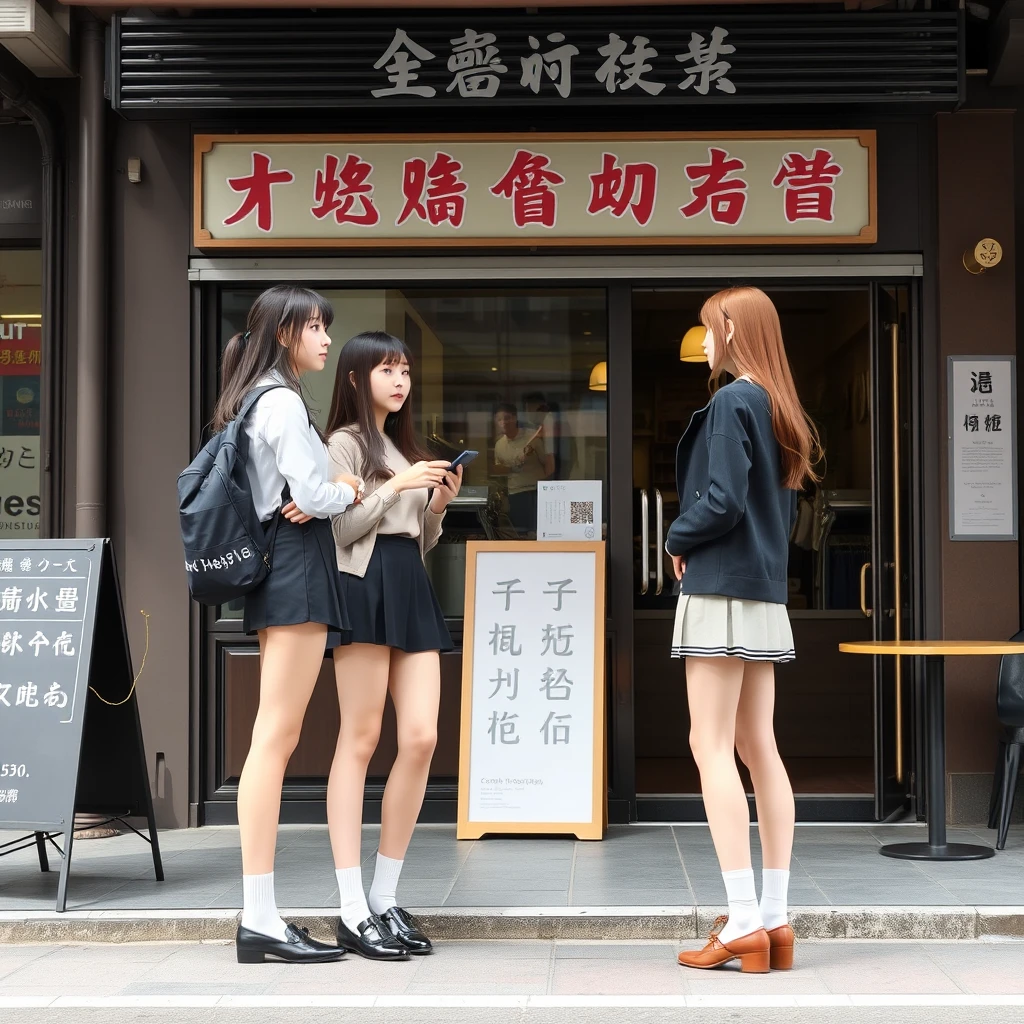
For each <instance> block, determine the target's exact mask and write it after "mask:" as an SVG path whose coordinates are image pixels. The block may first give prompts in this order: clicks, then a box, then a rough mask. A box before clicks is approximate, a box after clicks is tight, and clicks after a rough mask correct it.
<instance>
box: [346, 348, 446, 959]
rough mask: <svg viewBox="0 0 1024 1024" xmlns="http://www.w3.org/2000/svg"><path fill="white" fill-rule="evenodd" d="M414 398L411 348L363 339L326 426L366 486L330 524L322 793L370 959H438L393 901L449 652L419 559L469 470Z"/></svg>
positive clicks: (350, 943)
mask: <svg viewBox="0 0 1024 1024" xmlns="http://www.w3.org/2000/svg"><path fill="white" fill-rule="evenodd" d="M411 390H412V355H411V353H410V351H409V349H408V348H407V347H406V346H405V344H404V343H403V342H401V341H400V340H399V339H398V338H395V337H392V336H391V335H390V334H385V333H383V332H370V333H366V334H360V335H357V336H356V337H355V338H353V339H352V340H351V341H349V342H348V343H347V344H346V345H345V347H344V348H343V349H342V350H341V357H340V359H339V360H338V371H337V377H336V378H335V387H334V400H333V402H332V405H331V415H330V419H329V426H328V429H329V431H330V442H329V445H330V457H331V463H332V465H333V468H334V471H335V472H344V473H352V474H354V475H356V476H359V477H361V478H362V479H364V480H365V481H366V491H367V493H366V497H365V498H364V499H363V502H362V504H361V505H360V506H359V507H358V508H357V509H353V510H352V512H351V513H346V514H345V515H344V516H338V517H337V519H335V521H334V539H335V542H336V548H337V551H336V554H337V565H338V569H339V570H340V572H339V579H340V583H341V590H342V593H343V595H344V596H345V600H346V605H347V608H348V612H349V618H350V621H351V631H350V632H349V633H347V634H345V636H344V637H343V639H342V643H341V646H339V647H336V648H335V651H334V664H335V669H336V674H337V685H338V701H339V704H340V706H341V731H340V734H339V736H338V747H337V751H336V753H335V757H334V763H333V764H332V766H331V775H330V780H329V782H328V788H327V808H328V811H327V818H328V822H329V824H330V829H331V840H332V847H333V849H334V852H335V867H336V868H337V873H338V888H339V890H340V894H341V916H340V919H339V922H338V945H339V946H341V947H343V948H345V949H348V950H351V951H352V952H356V953H360V954H362V955H363V956H366V957H368V958H371V959H376V960H388V959H406V958H407V957H408V955H409V954H410V953H413V954H424V953H429V952H430V951H431V944H430V940H429V939H428V938H427V937H426V936H425V935H424V934H423V933H422V931H420V929H419V928H418V927H417V925H416V923H415V922H414V921H413V919H412V918H411V917H410V916H409V914H408V913H407V912H406V911H405V910H403V909H402V907H400V906H399V905H398V901H397V898H396V892H397V888H398V879H399V875H400V873H401V870H402V865H403V862H404V860H405V853H406V849H407V848H408V845H409V841H410V839H411V838H412V831H413V828H414V827H415V825H416V819H417V818H418V817H419V812H420V807H421V806H422V803H423V794H424V792H425V790H426V785H427V774H428V771H429V769H430V761H431V758H432V757H433V753H434V746H435V744H436V741H437V712H438V705H439V702H440V693H441V676H440V658H439V652H440V651H442V650H451V647H452V642H451V637H450V636H449V635H448V630H447V628H446V627H445V622H444V615H443V614H442V612H441V607H440V605H439V604H438V601H437V597H436V596H435V594H434V590H433V587H432V586H431V585H430V580H429V579H428V577H427V573H426V570H425V569H424V566H423V556H424V554H425V553H426V552H427V551H429V550H430V549H431V548H432V547H433V546H434V545H435V544H436V543H437V541H438V539H439V538H440V535H441V524H442V520H443V519H444V514H445V510H446V509H447V507H448V503H449V501H451V499H452V498H454V497H455V495H456V494H458V493H459V488H460V486H461V484H462V468H461V467H459V468H458V469H457V470H456V471H455V472H454V473H453V472H449V471H448V467H449V463H448V462H447V461H439V460H436V459H431V458H430V455H429V453H428V452H427V451H425V450H424V448H423V446H422V444H421V443H420V441H419V439H418V438H417V436H416V432H415V429H414V427H413V418H412V406H411V402H410V399H409V396H410V392H411ZM431 490H432V493H431ZM388 693H390V694H391V699H392V702H393V703H394V706H395V717H396V720H397V725H398V755H397V757H396V758H395V762H394V765H393V766H392V768H391V773H390V775H389V777H388V782H387V786H386V788H385V790H384V800H383V804H382V807H381V830H380V845H379V849H378V851H377V860H376V867H375V870H374V876H373V884H372V885H371V887H370V894H369V900H368V901H367V898H366V897H365V896H364V894H363V885H362V877H361V872H360V867H359V863H360V832H361V826H362V808H363V790H364V788H365V783H366V770H367V766H368V765H369V762H370V758H371V757H372V756H373V752H374V750H375V749H376V747H377V741H378V739H379V737H380V727H381V719H382V717H383V714H384V702H385V699H386V697H387V695H388Z"/></svg>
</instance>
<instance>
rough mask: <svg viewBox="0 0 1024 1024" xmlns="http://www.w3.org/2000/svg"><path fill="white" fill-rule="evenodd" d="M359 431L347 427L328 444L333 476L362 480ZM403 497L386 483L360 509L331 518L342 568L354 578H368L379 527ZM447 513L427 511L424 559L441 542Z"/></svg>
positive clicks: (423, 529)
mask: <svg viewBox="0 0 1024 1024" xmlns="http://www.w3.org/2000/svg"><path fill="white" fill-rule="evenodd" d="M358 429H359V428H358V427H344V428H342V429H341V430H337V431H335V432H334V433H333V434H332V435H331V437H330V440H329V441H328V443H327V454H328V457H329V458H330V463H331V476H332V477H336V476H337V475H338V474H339V473H351V474H352V475H353V476H357V477H360V478H362V476H363V472H364V471H363V465H362V453H361V452H360V450H359V442H358V441H357V440H356V439H355V437H354V436H353V431H358ZM401 500H402V496H401V495H400V494H399V493H398V492H397V491H396V490H395V489H394V487H392V486H391V483H390V481H384V483H382V484H380V485H379V486H378V487H377V488H376V489H375V490H373V491H369V492H368V493H367V494H365V495H364V497H363V500H362V501H361V502H360V503H359V504H358V505H351V506H349V508H348V509H347V510H346V511H345V512H343V513H341V514H340V515H336V516H332V517H331V529H332V530H333V532H334V547H335V551H336V554H337V557H338V568H339V569H340V570H341V571H342V572H347V573H351V574H352V575H353V576H365V575H366V567H367V566H368V565H369V564H370V556H371V555H372V554H373V546H374V544H375V543H376V541H377V527H378V525H379V524H380V521H381V520H382V519H383V518H384V514H385V513H386V512H387V511H388V509H390V508H393V507H394V506H395V505H396V504H397V503H398V502H399V501H401ZM443 521H444V513H442V514H441V515H438V514H437V513H436V512H431V511H430V503H429V502H428V503H427V507H426V508H425V509H424V511H423V522H422V524H421V526H420V535H419V543H420V555H421V556H422V555H425V554H426V553H427V552H428V551H429V550H430V549H431V548H432V547H434V546H435V545H436V544H437V542H438V541H439V540H440V539H441V525H442V523H443Z"/></svg>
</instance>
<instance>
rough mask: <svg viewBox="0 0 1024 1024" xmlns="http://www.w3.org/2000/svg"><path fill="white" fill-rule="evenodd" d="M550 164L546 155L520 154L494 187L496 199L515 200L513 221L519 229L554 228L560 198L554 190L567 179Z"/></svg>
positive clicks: (520, 152) (492, 189) (492, 187)
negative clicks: (532, 226) (539, 226)
mask: <svg viewBox="0 0 1024 1024" xmlns="http://www.w3.org/2000/svg"><path fill="white" fill-rule="evenodd" d="M550 164H551V159H550V158H549V157H546V156H544V154H543V153H531V152H530V151H529V150H528V149H520V150H517V151H516V155H515V157H514V158H513V159H512V163H511V165H510V166H509V169H508V170H507V171H506V172H505V174H504V176H503V177H502V179H501V180H500V181H498V182H497V183H496V184H494V185H492V186H491V192H492V193H493V194H494V195H496V196H504V197H505V198H506V199H511V200H512V221H513V223H514V224H515V226H516V227H517V228H524V227H526V226H527V224H540V225H541V226H542V227H545V228H553V227H554V226H555V219H556V216H557V197H556V195H555V192H554V190H553V189H552V187H551V186H552V185H561V184H562V183H563V182H564V181H565V178H563V177H562V175H561V174H559V173H558V172H557V171H555V170H553V169H552V168H551V167H550V166H549V165H550Z"/></svg>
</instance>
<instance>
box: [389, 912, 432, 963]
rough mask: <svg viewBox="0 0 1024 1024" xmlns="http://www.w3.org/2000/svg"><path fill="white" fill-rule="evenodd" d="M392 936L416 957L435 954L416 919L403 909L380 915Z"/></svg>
mask: <svg viewBox="0 0 1024 1024" xmlns="http://www.w3.org/2000/svg"><path fill="white" fill-rule="evenodd" d="M380 919H381V920H382V921H383V922H384V924H386V925H387V927H388V929H389V930H390V932H391V934H392V935H394V937H395V938H396V939H398V941H399V942H401V943H402V945H403V946H405V948H406V949H407V950H409V952H410V953H412V954H413V955H414V956H426V955H427V953H433V952H434V946H433V944H432V943H431V941H430V939H428V938H427V937H426V935H424V934H423V932H421V931H420V929H419V927H418V926H417V924H416V919H415V918H414V917H413V916H412V915H411V914H410V913H409V911H407V910H403V909H402V908H401V907H391V908H390V909H389V910H385V911H384V913H383V914H381V915H380Z"/></svg>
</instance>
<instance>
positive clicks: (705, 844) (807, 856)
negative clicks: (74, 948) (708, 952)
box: [0, 825, 1024, 911]
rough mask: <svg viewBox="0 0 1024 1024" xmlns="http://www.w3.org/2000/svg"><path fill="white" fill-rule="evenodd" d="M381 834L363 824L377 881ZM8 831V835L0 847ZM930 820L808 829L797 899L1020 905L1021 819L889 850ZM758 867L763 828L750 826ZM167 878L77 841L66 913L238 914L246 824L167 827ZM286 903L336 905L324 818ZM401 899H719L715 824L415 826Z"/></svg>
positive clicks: (48, 896) (282, 846) (25, 868)
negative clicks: (937, 845) (915, 852)
mask: <svg viewBox="0 0 1024 1024" xmlns="http://www.w3.org/2000/svg"><path fill="white" fill-rule="evenodd" d="M378 835H379V829H378V828H376V827H372V826H369V827H367V828H365V829H364V831H363V845H362V855H363V875H364V882H365V884H366V886H367V887H368V886H369V884H370V877H371V873H372V870H373V858H374V854H375V851H376V846H377V838H378ZM5 836H8V834H5V833H0V842H4V841H5ZM925 836H926V831H925V828H924V826H919V825H906V826H903V825H898V826H798V827H797V834H796V845H795V848H794V860H793V872H792V880H791V882H790V889H789V898H790V903H791V904H792V905H793V906H814V907H824V906H885V905H899V906H917V907H958V906H959V907H966V906H1021V907H1024V826H1021V825H1015V826H1014V827H1013V829H1012V831H1011V834H1010V838H1009V841H1008V842H1007V845H1006V849H1005V850H1004V851H1002V852H999V853H997V854H996V856H995V857H993V858H992V859H991V860H983V861H969V862H961V863H939V862H919V861H902V860H892V859H890V858H888V857H882V856H880V855H879V853H878V848H879V846H881V845H882V844H883V843H890V842H901V841H906V840H920V839H924V838H925ZM994 836H995V833H993V832H990V831H988V830H987V829H983V828H980V829H950V830H949V840H950V842H969V843H982V844H987V845H992V843H993V842H994ZM752 838H753V844H754V858H755V866H756V865H757V862H758V858H759V849H758V843H757V832H756V830H754V831H752ZM160 845H161V850H162V853H163V860H164V868H165V872H166V876H167V877H166V881H165V882H163V883H159V882H156V881H155V880H154V878H153V867H152V860H151V858H150V856H149V848H148V846H147V845H146V844H145V843H144V842H143V841H142V840H140V839H139V838H138V837H136V836H133V835H122V836H119V837H116V838H114V839H102V840H90V841H87V842H79V843H76V844H75V847H74V857H73V861H72V866H71V879H70V883H69V888H68V894H69V898H68V909H69V910H83V911H92V910H173V909H203V908H208V909H238V908H240V907H241V905H242V882H241V860H240V855H239V848H238V829H237V828H234V827H217V828H202V829H180V830H176V831H169V832H163V833H161V835H160ZM58 861H59V858H58V857H57V855H56V852H54V853H53V854H52V856H51V871H50V873H49V874H46V875H44V874H42V873H41V872H40V871H39V868H38V863H37V861H36V856H35V852H34V850H31V849H30V850H26V851H24V852H21V853H17V854H14V855H12V856H9V857H0V911H26V910H52V909H53V906H54V899H55V895H56V888H57V873H56V870H55V868H56V866H57V865H58ZM275 876H276V879H275V880H276V885H277V900H278V904H279V905H280V906H282V907H302V908H310V909H318V908H319V909H329V908H333V907H336V906H337V899H338V888H337V884H336V880H335V876H334V865H333V862H332V860H331V851H330V844H329V842H328V837H327V829H326V827H324V826H287V825H286V826H282V828H281V832H280V840H279V843H278V854H277V863H276V866H275ZM399 895H400V898H401V900H402V903H403V905H405V906H408V907H416V908H426V907H431V908H446V909H453V908H516V907H522V908H536V907H546V908H557V907H562V908H568V907H666V906H667V907H684V906H685V907H716V906H719V905H721V903H722V902H723V901H724V897H725V891H724V888H723V886H722V878H721V874H720V873H719V870H718V864H717V861H716V860H715V855H714V849H713V847H712V844H711V836H710V833H709V832H708V830H707V827H706V826H646V825H644V826H634V825H621V826H613V827H611V828H610V829H609V830H608V834H607V838H606V839H605V840H604V841H602V842H580V841H576V840H574V839H571V838H535V837H524V838H495V839H481V840H476V841H463V842H459V841H458V840H456V839H455V830H454V828H453V827H451V826H434V825H422V826H420V827H419V828H417V830H416V832H415V834H414V836H413V841H412V845H411V847H410V850H409V853H408V856H407V857H406V865H405V870H404V871H403V874H402V881H401V888H400V890H399Z"/></svg>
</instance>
